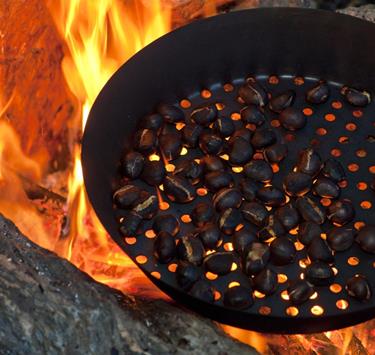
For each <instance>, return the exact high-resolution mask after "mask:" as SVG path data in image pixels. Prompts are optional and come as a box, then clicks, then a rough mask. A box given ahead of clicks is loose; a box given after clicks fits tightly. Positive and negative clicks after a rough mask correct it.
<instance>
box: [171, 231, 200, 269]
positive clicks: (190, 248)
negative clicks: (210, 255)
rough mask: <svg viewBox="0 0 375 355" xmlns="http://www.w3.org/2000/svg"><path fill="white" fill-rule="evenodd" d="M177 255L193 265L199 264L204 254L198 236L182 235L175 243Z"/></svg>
mask: <svg viewBox="0 0 375 355" xmlns="http://www.w3.org/2000/svg"><path fill="white" fill-rule="evenodd" d="M177 253H178V257H179V258H180V259H181V260H186V261H188V262H190V263H192V264H194V265H200V264H201V263H202V260H203V256H204V247H203V244H202V242H201V241H200V239H199V238H195V237H193V236H191V235H186V236H183V237H182V238H181V239H180V240H179V241H178V244H177Z"/></svg>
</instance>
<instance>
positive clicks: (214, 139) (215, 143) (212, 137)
mask: <svg viewBox="0 0 375 355" xmlns="http://www.w3.org/2000/svg"><path fill="white" fill-rule="evenodd" d="M223 144H224V143H223V140H222V138H221V137H220V136H219V135H217V134H216V133H215V132H213V131H203V133H202V134H201V135H200V136H199V148H200V149H201V150H202V152H203V153H205V154H214V155H216V154H219V153H220V152H221V150H222V148H223Z"/></svg>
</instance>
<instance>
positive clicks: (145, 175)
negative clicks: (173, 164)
mask: <svg viewBox="0 0 375 355" xmlns="http://www.w3.org/2000/svg"><path fill="white" fill-rule="evenodd" d="M165 173H166V171H165V166H164V163H163V162H162V161H161V160H152V161H150V160H146V161H145V164H144V167H143V171H142V174H141V179H142V180H143V181H144V182H145V183H147V184H149V185H151V186H155V185H160V184H161V183H162V181H163V179H164V177H165Z"/></svg>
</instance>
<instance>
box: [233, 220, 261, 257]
mask: <svg viewBox="0 0 375 355" xmlns="http://www.w3.org/2000/svg"><path fill="white" fill-rule="evenodd" d="M256 240H257V236H256V234H255V233H253V232H252V231H250V230H249V229H248V228H246V227H244V228H242V229H240V230H239V231H236V232H235V233H234V234H233V237H232V243H233V248H234V250H235V251H236V252H237V253H238V254H240V255H244V253H245V252H246V251H247V250H248V248H249V247H250V245H251V244H252V243H253V242H255V241H256Z"/></svg>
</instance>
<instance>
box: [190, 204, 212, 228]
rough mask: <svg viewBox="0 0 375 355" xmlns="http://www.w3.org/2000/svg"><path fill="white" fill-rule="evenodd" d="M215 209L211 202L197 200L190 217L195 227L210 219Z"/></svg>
mask: <svg viewBox="0 0 375 355" xmlns="http://www.w3.org/2000/svg"><path fill="white" fill-rule="evenodd" d="M214 215H215V211H214V209H213V208H212V205H211V204H208V203H205V202H199V203H197V204H196V206H195V207H194V209H193V211H192V212H191V219H192V221H193V223H194V224H195V225H196V226H197V227H202V226H203V225H205V224H206V223H208V222H210V221H212V219H213V218H214Z"/></svg>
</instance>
